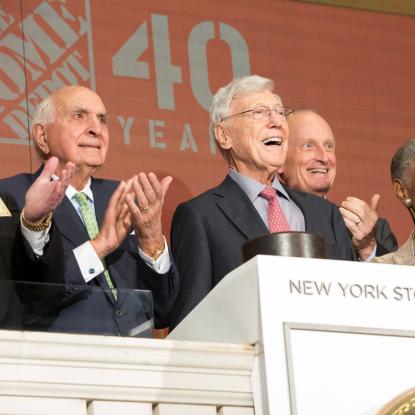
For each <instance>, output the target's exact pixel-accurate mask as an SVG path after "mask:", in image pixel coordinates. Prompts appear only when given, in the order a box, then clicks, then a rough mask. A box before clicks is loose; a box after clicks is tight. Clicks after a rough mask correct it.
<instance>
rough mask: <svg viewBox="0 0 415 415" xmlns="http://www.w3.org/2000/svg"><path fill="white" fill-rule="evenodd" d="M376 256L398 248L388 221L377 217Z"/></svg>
mask: <svg viewBox="0 0 415 415" xmlns="http://www.w3.org/2000/svg"><path fill="white" fill-rule="evenodd" d="M375 239H376V245H377V247H376V256H382V255H386V254H389V253H390V252H395V251H396V250H397V249H398V241H397V239H396V236H395V235H394V234H393V232H392V230H391V228H390V226H389V223H388V221H387V220H386V219H384V218H379V220H378V223H377V224H376V229H375Z"/></svg>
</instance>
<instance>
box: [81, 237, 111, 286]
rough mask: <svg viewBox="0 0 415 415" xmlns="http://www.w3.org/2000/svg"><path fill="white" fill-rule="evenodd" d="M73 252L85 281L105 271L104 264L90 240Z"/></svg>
mask: <svg viewBox="0 0 415 415" xmlns="http://www.w3.org/2000/svg"><path fill="white" fill-rule="evenodd" d="M73 254H74V255H75V259H76V262H77V263H78V266H79V269H80V270H81V273H82V276H83V278H84V280H85V282H89V281H91V280H92V279H93V278H95V277H96V276H97V275H99V274H101V273H102V272H104V265H103V264H102V261H101V260H100V259H99V256H98V255H97V253H96V252H95V249H94V248H93V247H92V245H91V242H90V241H87V242H85V243H83V244H82V245H79V246H77V247H76V248H75V249H74V250H73Z"/></svg>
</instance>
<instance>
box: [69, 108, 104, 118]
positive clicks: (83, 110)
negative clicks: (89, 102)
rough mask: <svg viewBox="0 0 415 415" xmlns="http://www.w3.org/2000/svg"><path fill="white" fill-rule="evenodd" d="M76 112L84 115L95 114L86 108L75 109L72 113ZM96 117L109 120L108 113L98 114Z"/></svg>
mask: <svg viewBox="0 0 415 415" xmlns="http://www.w3.org/2000/svg"><path fill="white" fill-rule="evenodd" d="M75 112H81V113H82V114H93V112H92V111H88V110H87V109H86V108H82V107H79V108H75V109H73V110H72V111H70V113H71V114H73V113H75ZM96 115H97V116H98V117H105V118H107V117H108V112H98V113H96Z"/></svg>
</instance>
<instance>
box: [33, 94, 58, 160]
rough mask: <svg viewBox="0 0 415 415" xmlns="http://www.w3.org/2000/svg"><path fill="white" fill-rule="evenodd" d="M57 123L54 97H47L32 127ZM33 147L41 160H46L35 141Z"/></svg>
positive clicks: (38, 109)
mask: <svg viewBox="0 0 415 415" xmlns="http://www.w3.org/2000/svg"><path fill="white" fill-rule="evenodd" d="M54 121H55V107H54V105H53V95H49V96H48V97H46V98H45V99H44V100H43V101H42V102H41V103H40V104H39V105H38V106H37V108H36V111H35V113H34V115H33V118H32V126H35V125H37V124H40V125H48V124H50V123H53V122H54ZM33 147H34V149H35V152H36V154H37V156H38V157H39V159H40V160H41V161H42V160H45V155H44V154H43V152H42V150H41V149H40V148H39V146H38V145H37V143H36V140H33Z"/></svg>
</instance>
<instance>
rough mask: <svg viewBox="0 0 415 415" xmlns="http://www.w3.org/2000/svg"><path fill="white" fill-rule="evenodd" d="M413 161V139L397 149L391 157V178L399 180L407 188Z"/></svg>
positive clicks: (414, 151) (414, 156) (414, 140)
mask: <svg viewBox="0 0 415 415" xmlns="http://www.w3.org/2000/svg"><path fill="white" fill-rule="evenodd" d="M414 160H415V139H411V140H409V141H407V142H406V143H405V144H404V145H402V146H401V147H399V149H398V151H397V152H396V153H395V155H394V156H393V157H392V162H391V178H392V181H393V180H401V181H402V182H403V184H404V185H405V186H406V187H408V186H410V185H411V178H412V177H411V166H412V162H413V161H414Z"/></svg>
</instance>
